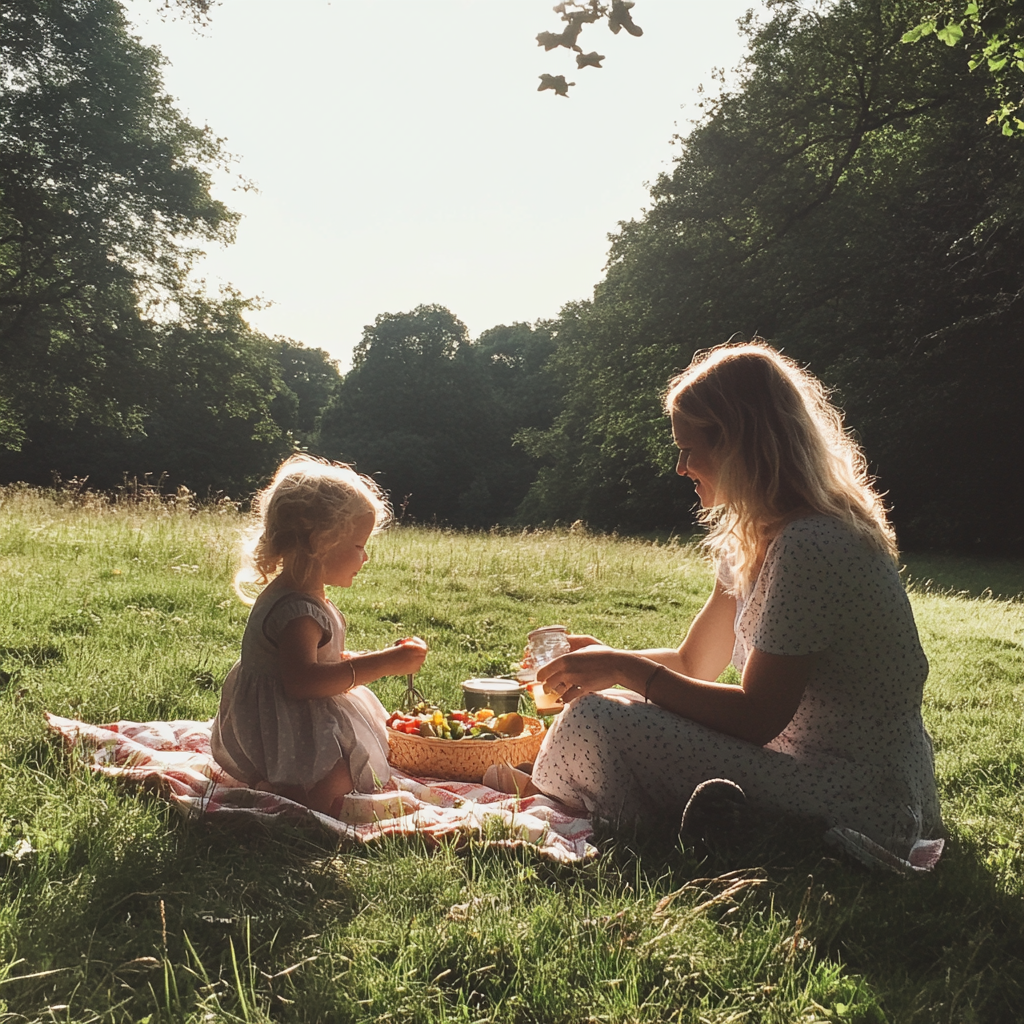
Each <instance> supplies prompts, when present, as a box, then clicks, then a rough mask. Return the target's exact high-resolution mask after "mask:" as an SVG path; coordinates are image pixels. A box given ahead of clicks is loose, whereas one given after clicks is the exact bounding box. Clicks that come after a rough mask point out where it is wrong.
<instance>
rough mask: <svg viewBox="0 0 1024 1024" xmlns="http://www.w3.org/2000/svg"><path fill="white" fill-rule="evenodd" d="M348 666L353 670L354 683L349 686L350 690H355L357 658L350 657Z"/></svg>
mask: <svg viewBox="0 0 1024 1024" xmlns="http://www.w3.org/2000/svg"><path fill="white" fill-rule="evenodd" d="M348 667H349V668H350V669H351V670H352V684H351V685H350V686H349V689H350V690H354V689H355V688H356V662H355V658H349V659H348Z"/></svg>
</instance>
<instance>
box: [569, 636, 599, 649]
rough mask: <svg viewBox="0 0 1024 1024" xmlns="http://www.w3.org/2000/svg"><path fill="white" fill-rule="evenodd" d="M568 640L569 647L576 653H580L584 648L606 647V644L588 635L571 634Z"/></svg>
mask: <svg viewBox="0 0 1024 1024" xmlns="http://www.w3.org/2000/svg"><path fill="white" fill-rule="evenodd" d="M566 640H568V641H569V646H570V647H571V648H572V649H573V650H574V651H578V650H580V649H581V648H583V647H593V646H595V645H596V646H597V647H604V646H605V644H603V643H602V642H601V641H600V640H598V639H597V637H593V636H588V635H587V634H586V633H570V634H569V635H568V636H567V637H566Z"/></svg>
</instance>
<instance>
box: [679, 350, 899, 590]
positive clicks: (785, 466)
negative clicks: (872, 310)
mask: <svg viewBox="0 0 1024 1024" xmlns="http://www.w3.org/2000/svg"><path fill="white" fill-rule="evenodd" d="M665 409H666V411H667V412H668V413H669V415H673V414H674V415H676V416H678V417H679V418H680V419H681V420H682V422H683V424H685V425H686V427H688V428H690V429H694V430H697V431H699V432H700V434H701V436H702V437H704V438H705V439H706V441H707V443H708V444H709V446H710V448H711V457H712V459H713V460H714V462H715V465H716V468H717V471H718V481H717V493H716V505H715V506H714V507H712V508H708V509H703V510H702V512H701V520H702V522H704V523H705V524H706V525H708V526H709V527H710V528H711V530H710V533H709V534H708V537H707V539H706V541H705V544H706V545H707V547H708V549H709V550H710V551H711V553H712V555H713V556H714V558H715V560H716V561H717V562H719V563H722V562H724V563H726V564H727V565H729V566H731V568H732V572H733V579H734V581H735V584H734V585H735V587H736V588H737V590H738V591H739V592H740V593H744V594H745V593H746V592H747V591H748V589H749V587H750V585H751V584H752V583H753V578H754V577H755V576H756V574H757V570H758V567H759V566H760V563H761V561H762V559H763V558H764V554H765V551H766V550H767V547H768V544H769V543H770V542H771V540H772V538H773V537H774V536H775V535H776V534H777V533H778V532H779V530H780V529H781V528H782V527H783V526H784V525H785V522H786V521H787V518H788V517H789V516H790V515H792V514H793V513H794V512H797V511H799V510H801V509H805V508H806V509H811V510H813V511H815V512H817V513H820V514H821V515H826V516H831V517H833V518H835V519H839V520H840V521H841V522H844V523H846V524H847V526H849V527H850V529H851V530H853V531H854V532H855V533H856V534H857V535H859V536H860V537H861V538H863V540H864V541H866V542H867V543H869V544H871V545H872V546H873V547H875V548H877V549H879V550H880V551H884V552H885V553H886V554H888V555H889V556H890V557H891V558H892V559H893V560H894V561H895V560H896V558H897V548H896V535H895V533H894V532H893V528H892V526H891V525H890V523H889V518H888V514H887V512H886V508H885V505H884V503H883V501H882V497H881V495H880V494H879V493H878V492H877V491H876V490H875V488H874V486H873V481H872V478H871V477H870V475H869V474H868V467H867V459H866V458H865V457H864V453H863V451H862V450H861V448H860V445H858V444H857V442H856V441H854V440H853V438H852V437H850V435H849V433H848V432H847V431H846V429H845V428H844V426H843V415H842V413H841V412H840V411H839V410H838V409H837V408H836V407H835V406H834V405H833V404H832V403H831V401H830V400H829V394H828V391H827V390H826V388H825V386H824V385H823V384H822V382H821V381H820V380H818V378H817V377H815V376H814V375H813V374H811V373H809V372H808V371H807V370H805V369H803V368H802V367H801V366H799V365H798V364H797V363H795V362H794V361H793V360H792V359H790V358H789V357H788V356H784V355H782V353H781V352H778V351H776V350H775V349H774V348H772V347H771V346H770V345H768V344H767V343H766V342H765V341H763V340H762V339H760V338H755V339H754V340H753V341H751V342H747V343H742V344H732V343H730V344H726V345H718V346H716V347H715V348H712V349H707V350H705V351H703V352H698V353H697V355H695V356H694V359H693V362H692V363H691V364H690V365H689V367H688V368H687V369H686V370H684V371H683V372H682V373H681V374H679V375H678V376H677V377H675V378H674V379H673V380H672V381H671V382H670V384H669V391H668V394H667V395H666V397H665Z"/></svg>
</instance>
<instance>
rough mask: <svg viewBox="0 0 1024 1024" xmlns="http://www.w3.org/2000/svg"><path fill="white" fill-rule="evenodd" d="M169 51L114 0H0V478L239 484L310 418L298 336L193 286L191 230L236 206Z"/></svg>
mask: <svg viewBox="0 0 1024 1024" xmlns="http://www.w3.org/2000/svg"><path fill="white" fill-rule="evenodd" d="M162 60H163V58H162V57H161V56H160V54H159V53H158V52H157V51H156V50H154V49H152V48H149V47H145V46H143V45H142V44H141V43H139V42H138V40H137V39H135V38H134V37H133V36H132V34H131V32H130V31H129V27H128V25H127V23H126V21H125V18H124V13H123V11H122V9H121V6H120V4H119V3H117V2H116V0H61V2H58V0H11V2H9V3H5V4H3V5H2V6H0V361H2V366H3V374H2V377H0V471H2V472H3V474H4V475H5V476H6V477H7V478H8V479H11V478H17V479H26V480H30V481H35V482H49V481H50V477H51V474H52V473H55V472H56V473H58V474H59V475H61V476H63V477H65V478H67V477H72V476H82V475H88V476H90V477H91V479H92V483H93V484H95V485H98V486H107V487H109V486H113V485H115V484H117V483H119V482H121V480H122V478H123V476H124V475H125V474H126V473H128V474H129V475H138V476H142V475H144V474H146V473H147V472H151V473H152V474H154V475H155V476H158V475H159V474H161V473H168V474H169V475H170V476H171V477H173V478H174V482H175V483H177V484H185V485H188V486H190V487H193V488H198V489H206V488H211V487H212V488H224V487H227V488H232V489H241V488H247V487H250V486H252V484H253V483H254V482H255V481H256V480H258V479H259V477H260V476H261V475H262V474H263V473H265V472H266V469H267V467H268V465H270V464H272V463H273V461H274V460H275V459H276V458H277V457H278V456H279V455H280V454H281V453H282V452H283V451H286V450H288V449H289V448H290V447H291V446H292V444H293V443H295V442H296V441H301V439H302V437H303V435H304V433H309V432H310V431H311V430H312V422H311V414H310V413H309V412H308V410H307V411H304V410H303V409H302V406H303V405H305V406H308V405H309V402H310V400H311V399H310V397H309V396H307V397H305V398H300V397H299V396H298V395H297V394H296V393H295V392H294V391H293V389H292V388H291V387H290V386H289V383H288V382H289V380H296V378H295V375H294V373H292V370H291V369H289V366H288V361H289V358H290V357H289V356H288V354H287V353H289V352H293V351H295V350H297V346H295V345H294V344H289V343H287V342H280V341H278V342H272V341H270V340H269V339H267V338H264V337H262V336H261V335H259V334H258V333H256V332H254V331H253V330H252V329H251V328H250V327H249V326H248V324H247V323H246V321H245V316H244V314H245V313H246V311H247V309H248V305H249V304H248V303H247V302H246V301H245V300H244V299H242V298H241V297H240V296H238V295H236V294H233V293H231V292H228V293H226V294H224V295H222V296H219V297H210V296H206V295H203V294H199V293H198V292H197V291H196V289H195V288H194V287H193V286H192V285H190V281H189V272H190V269H191V267H192V264H193V262H194V260H195V258H196V257H197V255H198V253H199V250H198V248H197V247H198V246H199V245H202V244H207V243H214V244H222V243H226V242H229V241H231V239H232V237H233V230H234V224H235V220H236V217H235V215H234V214H233V213H231V211H229V210H228V209H227V208H226V207H225V206H224V205H223V204H222V203H220V202H218V201H217V200H214V199H213V198H212V197H211V195H210V185H211V172H212V170H213V168H214V167H216V166H217V165H218V164H219V163H221V162H222V161H223V154H222V151H221V146H220V140H218V139H217V138H216V137H215V136H214V135H213V134H212V133H211V131H210V129H209V128H197V127H196V126H194V125H192V124H191V123H190V122H188V121H187V120H186V119H185V118H184V117H183V116H182V115H181V114H180V113H179V112H178V111H177V110H176V109H175V107H174V105H173V104H172V102H171V100H170V97H168V96H167V95H165V94H164V92H163V83H162V79H161V75H160V65H161V63H162ZM321 357H322V358H321ZM303 358H309V359H312V360H313V362H314V363H315V362H317V360H319V362H320V363H321V364H322V363H323V361H324V359H325V358H326V357H325V355H324V354H323V353H319V355H318V354H317V353H312V354H310V355H304V356H303ZM317 372H319V373H321V375H322V374H323V372H324V371H323V369H322V368H321V369H320V370H319V371H317ZM330 373H333V375H334V377H335V379H336V378H337V371H336V369H335V368H334V367H333V364H331V366H330ZM303 387H305V385H304V384H300V385H299V390H300V391H301V390H302V388H303ZM308 390H309V389H308V387H307V388H306V391H308ZM326 397H327V393H324V394H323V395H321V398H323V399H326ZM321 404H322V403H321Z"/></svg>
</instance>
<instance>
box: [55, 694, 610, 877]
mask: <svg viewBox="0 0 1024 1024" xmlns="http://www.w3.org/2000/svg"><path fill="white" fill-rule="evenodd" d="M211 721H212V720H211ZM46 722H47V725H48V726H49V727H50V729H52V730H53V731H54V732H56V733H59V734H60V735H61V736H62V737H63V738H64V741H65V743H66V744H67V746H68V747H69V748H70V749H71V750H73V751H78V752H79V753H80V754H81V755H82V756H83V757H84V758H85V761H86V763H87V764H88V766H89V767H90V768H91V769H92V770H93V771H95V772H99V773H102V774H104V775H110V776H114V777H116V778H122V779H127V780H131V781H133V782H138V783H142V784H144V785H146V786H149V787H153V788H155V789H156V790H157V791H158V792H160V793H161V794H163V795H164V796H166V797H167V799H168V800H170V802H171V803H172V804H173V806H174V807H176V808H177V809H178V810H179V811H180V812H181V813H182V814H183V815H184V816H185V817H187V818H209V819H214V820H220V821H228V820H232V819H234V820H251V821H262V822H264V823H266V824H274V823H276V822H285V821H287V822H292V823H301V822H307V823H310V824H315V825H316V826H318V827H320V828H323V829H326V830H327V831H328V832H332V833H334V834H336V835H338V836H341V837H343V838H345V839H349V840H352V841H353V842H356V843H368V842H371V841H373V840H375V839H379V838H380V837H382V836H387V835H413V834H416V835H420V836H423V837H424V838H426V839H428V840H431V841H436V840H438V839H440V838H442V837H444V836H453V837H454V836H459V835H470V834H477V835H479V834H486V835H487V836H488V838H490V837H492V836H493V837H494V838H493V839H492V841H494V842H497V843H501V844H503V845H512V846H531V847H533V848H535V849H536V851H537V853H538V854H539V855H540V856H541V857H544V858H546V859H548V860H552V861H557V862H559V863H563V864H569V863H574V862H579V861H583V860H586V859H588V858H590V857H593V856H595V855H596V854H597V850H596V849H595V847H594V846H592V845H591V844H590V842H589V841H588V840H589V839H590V837H591V836H592V835H593V828H592V826H591V823H590V822H589V821H588V820H586V819H585V818H576V817H573V816H572V814H570V813H569V812H568V810H567V809H566V808H565V807H563V806H562V805H561V804H559V803H558V802H557V801H555V800H552V799H550V798H549V797H545V796H531V797H524V798H522V799H517V798H516V797H511V796H509V795H508V794H506V793H499V792H497V791H496V790H493V789H490V788H488V787H487V786H483V785H478V784H474V783H467V782H446V781H444V780H437V779H421V778H415V777H413V776H409V775H405V774H403V773H402V772H400V771H398V770H397V769H394V770H393V774H392V777H391V781H390V782H389V783H388V785H387V786H385V787H384V790H383V792H381V793H374V794H352V795H350V796H349V797H347V798H346V800H345V806H344V807H343V809H342V812H341V813H342V815H343V817H344V818H345V820H344V821H342V820H339V819H338V818H333V817H330V816H329V815H326V814H320V813H318V812H317V811H312V810H310V809H309V808H308V807H304V806H303V805H302V804H297V803H295V802H294V801H292V800H288V799H286V798H285V797H283V796H278V795H277V794H276V793H266V792H263V791H260V790H255V789H249V788H248V787H247V786H246V785H245V784H244V783H242V782H239V781H238V780H237V779H233V778H232V777H231V776H230V775H228V774H227V772H225V771H224V770H223V769H222V768H221V767H220V766H219V765H218V764H217V762H216V761H214V759H213V755H212V754H211V753H210V725H211V722H193V721H175V722H124V721H122V722H114V723H111V724H109V725H89V724H87V723H86V722H79V721H77V720H76V719H73V718H61V717H60V716H58V715H52V714H49V713H47V715H46Z"/></svg>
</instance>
